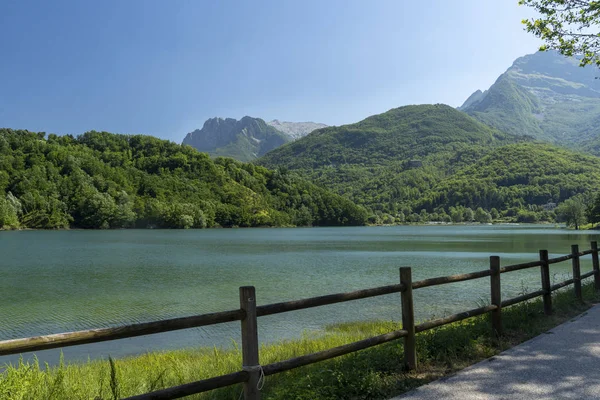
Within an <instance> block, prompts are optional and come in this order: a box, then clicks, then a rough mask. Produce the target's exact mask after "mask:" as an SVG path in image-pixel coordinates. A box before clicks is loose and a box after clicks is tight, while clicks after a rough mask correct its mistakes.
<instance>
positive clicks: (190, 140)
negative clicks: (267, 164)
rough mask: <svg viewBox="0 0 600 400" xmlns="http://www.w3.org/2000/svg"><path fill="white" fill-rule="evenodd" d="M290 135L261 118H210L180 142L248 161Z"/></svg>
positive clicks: (215, 153)
mask: <svg viewBox="0 0 600 400" xmlns="http://www.w3.org/2000/svg"><path fill="white" fill-rule="evenodd" d="M291 140H292V138H291V137H290V136H289V135H287V134H285V133H283V132H281V131H279V130H277V129H276V128H274V127H272V126H270V125H268V124H267V123H266V122H265V121H263V120H262V119H260V118H252V117H247V116H246V117H243V118H242V119H241V120H239V121H238V120H235V119H233V118H225V119H223V118H211V119H209V120H207V121H206V122H204V126H203V127H202V129H196V130H195V131H193V132H190V133H188V134H187V135H186V137H185V138H184V139H183V144H187V145H190V146H192V147H194V148H195V149H197V150H199V151H202V152H207V153H208V154H210V155H212V156H224V157H232V158H235V159H236V160H239V161H250V160H254V159H255V158H257V157H260V156H262V155H263V154H265V153H267V152H268V151H270V150H272V149H275V148H277V147H279V146H281V145H283V144H285V143H287V142H289V141H291Z"/></svg>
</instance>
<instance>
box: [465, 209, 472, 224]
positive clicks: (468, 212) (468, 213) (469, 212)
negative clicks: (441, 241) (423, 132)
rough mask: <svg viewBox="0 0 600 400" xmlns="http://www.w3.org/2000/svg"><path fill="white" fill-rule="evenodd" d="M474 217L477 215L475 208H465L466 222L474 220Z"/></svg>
mask: <svg viewBox="0 0 600 400" xmlns="http://www.w3.org/2000/svg"><path fill="white" fill-rule="evenodd" d="M474 219H475V215H474V214H473V210H471V209H470V208H465V211H464V212H463V220H465V222H473V220H474Z"/></svg>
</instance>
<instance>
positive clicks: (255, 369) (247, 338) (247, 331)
mask: <svg viewBox="0 0 600 400" xmlns="http://www.w3.org/2000/svg"><path fill="white" fill-rule="evenodd" d="M240 308H241V309H242V310H244V311H245V312H246V315H245V317H244V319H242V369H243V370H244V371H248V372H249V374H250V377H249V379H248V381H247V382H244V399H245V400H260V391H259V389H258V383H259V380H260V375H261V372H260V371H261V369H260V364H259V362H258V324H257V318H256V291H255V289H254V286H242V287H240Z"/></svg>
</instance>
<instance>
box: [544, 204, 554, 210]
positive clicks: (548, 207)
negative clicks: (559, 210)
mask: <svg viewBox="0 0 600 400" xmlns="http://www.w3.org/2000/svg"><path fill="white" fill-rule="evenodd" d="M542 208H543V209H544V211H552V210H554V209H555V208H556V203H546V204H544V205H543V206H542Z"/></svg>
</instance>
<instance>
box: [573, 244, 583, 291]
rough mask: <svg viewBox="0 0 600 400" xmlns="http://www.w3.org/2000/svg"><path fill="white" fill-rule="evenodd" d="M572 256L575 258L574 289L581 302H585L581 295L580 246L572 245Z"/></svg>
mask: <svg viewBox="0 0 600 400" xmlns="http://www.w3.org/2000/svg"><path fill="white" fill-rule="evenodd" d="M571 255H572V256H573V289H574V290H575V297H576V298H577V300H579V301H583V296H582V294H581V268H580V266H579V245H576V244H574V245H571Z"/></svg>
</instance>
